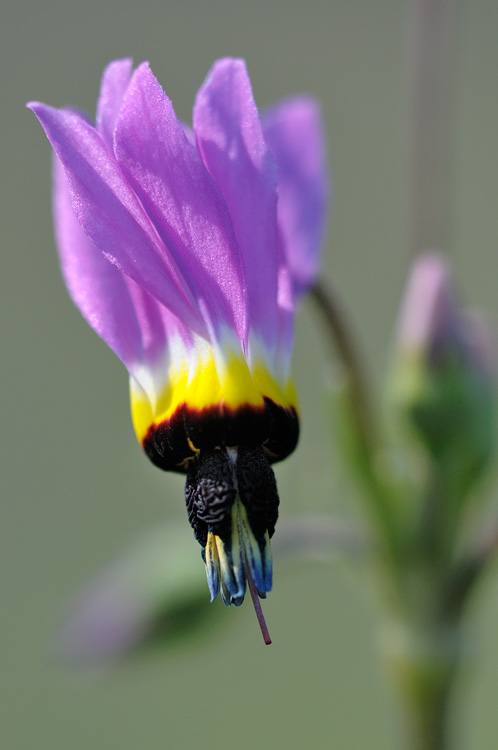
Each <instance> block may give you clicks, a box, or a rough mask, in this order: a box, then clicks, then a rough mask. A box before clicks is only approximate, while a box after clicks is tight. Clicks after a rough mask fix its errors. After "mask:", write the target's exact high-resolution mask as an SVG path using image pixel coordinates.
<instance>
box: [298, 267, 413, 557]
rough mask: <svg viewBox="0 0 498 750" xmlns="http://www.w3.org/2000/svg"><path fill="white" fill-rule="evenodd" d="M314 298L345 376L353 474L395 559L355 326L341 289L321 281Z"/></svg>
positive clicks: (390, 509) (393, 528)
mask: <svg viewBox="0 0 498 750" xmlns="http://www.w3.org/2000/svg"><path fill="white" fill-rule="evenodd" d="M311 297H312V299H313V301H314V303H315V305H316V307H317V309H318V311H319V312H320V314H321V316H322V319H323V321H324V323H325V330H326V333H327V341H328V342H329V345H330V350H331V354H332V356H333V357H336V356H337V357H338V359H339V361H340V364H341V365H342V370H343V375H344V388H343V402H344V403H343V404H341V411H342V413H341V415H340V418H341V421H342V422H343V423H344V425H347V428H348V430H349V433H350V435H349V436H348V437H349V440H348V442H349V443H350V446H349V448H350V450H349V453H350V456H349V459H350V463H351V464H352V465H353V472H352V473H353V474H355V475H356V477H357V478H360V479H361V481H362V485H363V488H364V489H365V490H366V491H365V492H364V498H365V502H366V503H367V504H368V511H369V515H370V517H371V518H373V520H374V522H375V524H376V526H377V529H378V531H379V540H378V541H379V543H380V546H381V548H382V550H383V552H384V553H385V554H386V555H387V556H388V557H391V558H395V557H396V555H397V551H396V546H397V540H398V537H399V534H398V530H397V524H396V520H397V519H396V514H395V507H394V504H393V501H392V497H391V494H390V492H389V490H388V488H387V487H386V486H384V484H383V483H382V481H381V480H380V478H379V475H378V471H377V453H378V434H377V429H376V425H375V421H374V416H373V413H372V409H371V406H370V401H369V397H368V392H367V387H366V381H365V378H364V367H363V363H362V361H361V358H360V356H359V354H358V351H357V349H356V346H355V343H354V337H353V335H352V331H351V328H350V326H349V324H348V322H347V318H346V316H345V315H344V313H343V310H342V307H341V305H340V303H339V302H338V294H337V291H336V290H335V289H334V290H331V288H330V285H327V286H325V284H324V283H323V281H318V282H316V284H315V285H314V287H313V288H312V289H311Z"/></svg>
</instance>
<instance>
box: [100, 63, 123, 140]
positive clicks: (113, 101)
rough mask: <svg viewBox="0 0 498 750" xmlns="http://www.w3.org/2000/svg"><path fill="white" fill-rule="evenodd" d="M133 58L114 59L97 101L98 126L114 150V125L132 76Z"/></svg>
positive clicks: (104, 75) (107, 71) (105, 74)
mask: <svg viewBox="0 0 498 750" xmlns="http://www.w3.org/2000/svg"><path fill="white" fill-rule="evenodd" d="M131 66H132V61H131V59H126V60H114V61H113V62H112V63H109V65H108V66H107V68H106V69H105V70H104V74H103V76H102V83H101V85H100V96H99V100H98V102H97V123H96V128H97V130H98V132H99V133H100V135H101V136H102V138H103V140H104V141H105V143H106V144H107V146H108V148H110V149H111V150H112V142H113V135H114V126H115V124H116V119H117V116H118V114H119V110H120V109H121V105H122V103H123V97H124V95H125V93H126V89H127V88H128V84H129V82H130V76H131Z"/></svg>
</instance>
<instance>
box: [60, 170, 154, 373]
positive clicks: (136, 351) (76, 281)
mask: <svg viewBox="0 0 498 750" xmlns="http://www.w3.org/2000/svg"><path fill="white" fill-rule="evenodd" d="M54 220H55V231H56V236H57V244H58V248H59V255H60V261H61V268H62V273H63V276H64V280H65V282H66V286H67V288H68V290H69V293H70V295H71V297H72V299H73V301H74V303H75V304H76V306H77V307H79V309H80V311H81V313H82V315H83V317H84V318H85V319H86V320H87V322H88V323H89V324H90V325H91V326H92V328H93V329H94V330H95V331H96V332H97V333H98V334H99V336H100V337H101V338H103V339H104V341H105V342H106V343H107V344H108V345H109V346H110V347H111V349H112V350H113V351H114V352H115V353H116V354H117V355H118V357H119V358H120V359H121V360H122V361H123V362H124V364H125V365H126V367H127V368H128V369H131V368H132V366H133V365H134V364H136V363H137V362H139V361H141V360H142V359H143V347H142V336H141V332H140V327H139V324H138V321H137V316H136V313H135V307H134V304H133V301H132V298H131V296H130V292H129V290H128V286H127V283H126V281H125V276H124V275H123V274H122V273H121V271H120V270H119V269H118V268H117V267H116V266H115V265H113V264H112V263H110V262H109V261H108V260H107V259H106V258H104V256H103V255H102V253H101V252H99V250H97V248H96V247H95V246H94V245H93V243H92V242H91V240H90V239H89V238H88V237H87V236H86V234H85V233H84V231H83V229H82V228H81V226H80V223H79V221H78V219H77V218H76V215H75V213H74V210H73V207H72V205H71V200H70V197H69V191H68V188H67V180H66V176H65V174H64V172H63V169H62V166H61V163H60V161H59V160H58V159H57V157H55V158H54Z"/></svg>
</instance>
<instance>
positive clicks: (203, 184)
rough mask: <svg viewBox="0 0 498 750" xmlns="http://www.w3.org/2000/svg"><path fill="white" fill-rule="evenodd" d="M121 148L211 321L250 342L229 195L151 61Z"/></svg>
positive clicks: (138, 77)
mask: <svg viewBox="0 0 498 750" xmlns="http://www.w3.org/2000/svg"><path fill="white" fill-rule="evenodd" d="M115 153H116V156H117V159H118V160H119V162H120V164H121V166H122V167H123V169H124V170H125V171H126V173H127V174H128V176H129V179H130V181H131V183H132V184H133V186H134V189H135V190H136V192H137V194H138V196H139V197H140V200H141V201H142V203H143V205H144V207H145V209H146V211H147V212H148V214H149V215H150V216H151V218H152V221H153V222H154V225H155V227H156V228H157V231H158V233H159V234H160V236H161V238H162V239H163V242H164V243H165V245H166V246H167V248H168V252H169V253H170V255H171V257H172V258H173V259H174V263H175V266H176V267H177V268H178V269H180V273H181V275H182V277H183V278H186V279H189V285H190V287H191V288H192V290H193V294H194V296H195V297H196V299H197V301H198V304H199V306H201V308H202V307H204V308H205V314H206V316H207V319H208V320H209V323H214V324H215V325H218V324H219V323H220V322H221V323H225V324H227V325H228V327H231V328H232V329H233V328H235V330H236V332H237V335H238V337H239V340H241V341H244V340H245V336H246V320H245V302H244V291H243V278H242V272H241V263H240V257H239V250H238V247H237V243H236V240H235V235H234V232H233V228H232V225H231V221H230V217H229V214H228V211H227V208H226V205H225V202H224V201H223V197H222V195H221V193H220V191H219V188H218V187H217V185H216V184H215V182H214V180H213V179H212V177H211V176H210V175H209V173H208V171H207V170H206V168H205V167H204V165H203V164H202V161H201V160H200V158H199V155H198V153H197V152H196V150H195V148H194V147H193V146H192V145H191V144H190V143H189V141H188V139H187V138H186V136H185V132H184V129H183V126H182V124H181V123H180V122H179V120H178V119H177V117H176V115H175V113H174V111H173V107H172V105H171V102H170V100H169V99H168V97H167V96H166V94H165V93H164V91H163V90H162V88H161V86H160V85H159V83H158V81H157V80H156V78H155V77H154V76H153V74H152V73H151V71H150V69H149V67H148V65H147V64H145V63H144V64H143V65H141V66H140V67H139V68H137V70H136V71H135V73H134V74H133V76H132V79H131V82H130V85H129V87H128V90H127V93H126V96H125V99H124V103H123V106H122V108H121V112H120V115H119V117H118V121H117V124H116V130H115ZM203 312H204V311H203ZM179 317H182V316H179ZM182 319H183V317H182Z"/></svg>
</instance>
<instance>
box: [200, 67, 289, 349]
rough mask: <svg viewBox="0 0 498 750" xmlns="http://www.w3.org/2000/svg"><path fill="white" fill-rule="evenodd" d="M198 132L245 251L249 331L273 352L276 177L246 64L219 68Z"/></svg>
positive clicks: (205, 92)
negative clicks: (261, 339) (253, 331)
mask: <svg viewBox="0 0 498 750" xmlns="http://www.w3.org/2000/svg"><path fill="white" fill-rule="evenodd" d="M194 132H195V135H196V138H197V145H198V148H199V151H200V154H201V156H202V159H203V161H204V164H205V165H206V166H207V168H208V169H209V171H210V172H211V174H212V175H213V176H214V178H215V179H216V181H217V183H218V185H219V186H220V187H221V190H222V192H223V195H224V197H225V200H226V202H227V204H228V207H229V210H230V215H231V217H232V222H233V225H234V228H235V233H236V235H237V241H238V243H239V247H240V249H241V251H242V256H243V260H244V265H245V276H246V281H247V289H248V295H249V312H250V320H251V328H254V329H255V331H256V334H257V335H260V336H262V337H263V339H264V341H265V344H266V345H267V347H268V348H269V349H272V348H273V347H274V345H275V343H276V339H277V335H278V309H277V305H276V301H277V223H276V211H277V181H276V179H277V175H276V169H275V164H274V161H273V158H272V156H271V154H270V152H269V151H268V149H267V147H266V144H265V141H264V138H263V133H262V131H261V124H260V120H259V114H258V110H257V108H256V104H255V103H254V99H253V95H252V90H251V83H250V80H249V77H248V75H247V70H246V67H245V63H244V61H243V60H233V59H223V60H219V61H218V62H217V63H215V65H214V66H213V68H212V69H211V72H210V73H209V75H208V77H207V79H206V81H205V83H204V84H203V86H202V87H201V88H200V90H199V93H198V95H197V98H196V102H195V107H194Z"/></svg>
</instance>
